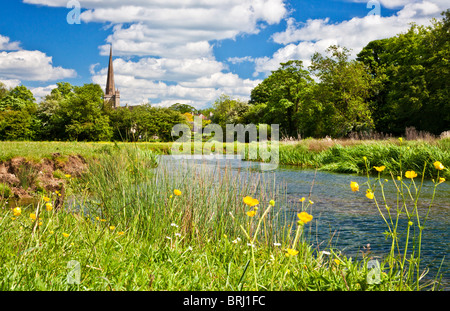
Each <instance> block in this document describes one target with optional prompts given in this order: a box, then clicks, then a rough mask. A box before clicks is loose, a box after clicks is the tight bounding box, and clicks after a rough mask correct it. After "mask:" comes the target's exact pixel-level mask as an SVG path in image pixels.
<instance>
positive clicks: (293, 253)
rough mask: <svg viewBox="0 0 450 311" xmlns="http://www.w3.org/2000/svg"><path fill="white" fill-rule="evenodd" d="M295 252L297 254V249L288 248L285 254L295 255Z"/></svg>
mask: <svg viewBox="0 0 450 311" xmlns="http://www.w3.org/2000/svg"><path fill="white" fill-rule="evenodd" d="M297 254H298V251H297V250H295V249H292V248H288V249H287V253H286V256H295V255H297Z"/></svg>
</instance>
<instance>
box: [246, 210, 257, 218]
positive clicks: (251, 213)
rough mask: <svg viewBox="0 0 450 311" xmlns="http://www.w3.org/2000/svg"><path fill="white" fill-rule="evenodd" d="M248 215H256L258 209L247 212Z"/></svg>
mask: <svg viewBox="0 0 450 311" xmlns="http://www.w3.org/2000/svg"><path fill="white" fill-rule="evenodd" d="M247 215H248V217H254V216H255V215H256V211H255V210H251V211H248V212H247Z"/></svg>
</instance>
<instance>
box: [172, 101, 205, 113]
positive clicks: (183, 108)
mask: <svg viewBox="0 0 450 311" xmlns="http://www.w3.org/2000/svg"><path fill="white" fill-rule="evenodd" d="M169 109H172V110H175V111H178V112H180V113H182V114H184V113H187V112H189V113H193V114H196V113H198V111H197V109H195V108H194V107H192V106H190V105H187V104H180V103H176V104H173V105H172V106H170V107H169Z"/></svg>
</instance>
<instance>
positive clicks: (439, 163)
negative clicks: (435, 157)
mask: <svg viewBox="0 0 450 311" xmlns="http://www.w3.org/2000/svg"><path fill="white" fill-rule="evenodd" d="M433 165H434V167H435V168H436V169H437V170H440V171H442V170H443V169H444V168H445V166H444V165H443V164H442V163H441V162H439V161H436V162H434V163H433Z"/></svg>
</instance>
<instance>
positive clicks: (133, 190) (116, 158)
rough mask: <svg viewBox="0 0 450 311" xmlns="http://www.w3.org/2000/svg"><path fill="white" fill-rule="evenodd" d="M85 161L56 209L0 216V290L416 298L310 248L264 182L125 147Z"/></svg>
mask: <svg viewBox="0 0 450 311" xmlns="http://www.w3.org/2000/svg"><path fill="white" fill-rule="evenodd" d="M88 161H89V169H88V171H87V172H86V173H85V175H84V176H82V177H80V178H78V179H71V180H70V182H69V185H68V186H69V187H70V191H68V193H71V194H72V196H71V199H70V200H68V201H66V203H65V207H64V209H63V210H61V211H58V212H56V211H55V210H47V208H46V207H45V202H44V198H43V199H42V200H41V201H40V202H39V204H37V206H31V205H30V206H23V207H22V209H21V213H20V215H17V210H16V211H12V210H10V209H7V208H5V207H2V208H1V209H0V213H1V216H0V217H1V218H0V244H1V245H2V251H1V252H0V259H1V262H2V268H1V269H0V290H255V289H257V290H398V289H401V290H411V289H416V287H415V286H416V284H415V282H412V281H411V279H408V278H405V277H404V275H402V274H399V273H385V271H384V270H380V271H379V282H372V281H371V280H370V278H369V276H370V274H371V273H372V272H373V271H372V270H370V268H368V265H367V264H368V262H369V260H370V258H369V257H365V256H363V257H361V258H357V259H355V258H347V257H345V256H343V255H342V254H341V253H340V252H339V250H336V249H332V248H330V249H318V248H314V247H312V246H311V245H310V244H308V243H307V242H306V239H305V236H304V235H305V232H304V231H305V228H306V227H304V226H303V225H302V222H301V221H302V218H297V215H294V217H295V219H292V218H291V216H289V215H291V214H289V213H286V210H288V209H291V210H292V209H293V210H296V211H298V212H300V211H308V213H311V214H310V215H312V216H314V208H313V206H312V205H311V204H310V203H308V202H307V200H305V201H303V202H301V203H300V202H299V203H288V201H287V199H286V197H284V196H283V191H282V190H283V189H280V188H278V186H277V185H278V183H277V181H274V180H270V179H269V180H264V179H263V177H258V176H263V175H258V176H256V175H255V174H252V172H246V171H240V172H236V171H233V170H231V169H229V168H225V169H219V168H208V167H204V166H201V165H200V166H196V167H192V166H190V165H188V164H186V165H184V164H183V163H182V162H177V163H172V164H168V163H166V162H162V161H161V160H160V159H159V158H158V157H157V156H155V155H154V153H152V152H150V151H148V150H142V149H140V148H133V147H132V146H131V147H130V146H127V147H124V146H116V147H108V148H104V149H103V150H102V152H100V153H98V154H97V156H96V157H95V158H91V159H89V160H88ZM175 190H177V191H175ZM48 196H49V198H50V199H51V202H54V200H55V199H56V197H57V196H58V193H49V194H48ZM245 196H251V197H253V198H256V199H257V200H258V204H257V205H255V206H253V207H250V206H248V204H246V202H244V201H243V198H244V197H245ZM271 200H274V202H270V201H271ZM255 207H258V209H255ZM251 211H254V213H249V212H251ZM13 212H16V215H13ZM31 213H33V214H34V215H35V217H34V219H32V218H31V217H30V214H31ZM73 260H76V261H77V262H78V263H79V266H80V269H81V271H80V279H79V282H75V283H74V282H68V279H67V276H68V273H69V272H70V271H71V269H72V268H71V267H72V266H71V265H70V262H71V261H73ZM68 264H69V266H68ZM393 269H394V272H396V269H397V268H396V267H394V268H393Z"/></svg>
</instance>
